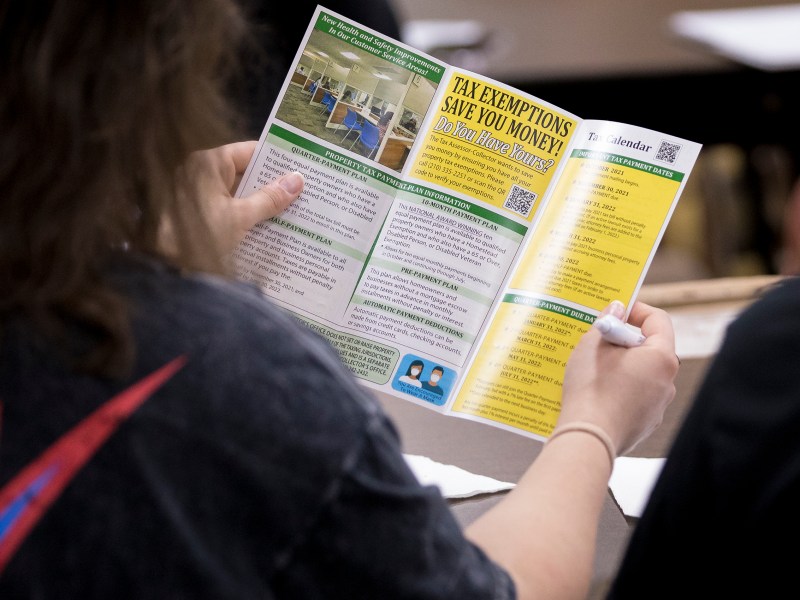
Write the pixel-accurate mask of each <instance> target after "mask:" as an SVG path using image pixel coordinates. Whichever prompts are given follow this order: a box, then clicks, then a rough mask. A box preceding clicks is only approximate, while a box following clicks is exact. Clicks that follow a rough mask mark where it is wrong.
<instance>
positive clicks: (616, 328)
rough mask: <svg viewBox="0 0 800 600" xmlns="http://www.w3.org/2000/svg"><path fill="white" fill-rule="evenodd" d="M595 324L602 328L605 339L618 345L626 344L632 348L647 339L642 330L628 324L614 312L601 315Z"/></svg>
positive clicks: (601, 331) (601, 332)
mask: <svg viewBox="0 0 800 600" xmlns="http://www.w3.org/2000/svg"><path fill="white" fill-rule="evenodd" d="M594 326H595V327H596V328H597V329H599V330H600V334H601V335H602V336H603V339H604V340H605V341H607V342H610V343H612V344H616V345H617V346H625V347H626V348H632V347H634V346H640V345H641V344H643V343H644V341H645V340H646V339H647V338H646V337H645V336H644V335H643V334H642V330H641V329H639V328H638V327H634V326H633V325H628V324H627V323H625V322H624V321H623V320H622V319H620V318H619V317H616V316H614V315H612V314H607V315H603V316H602V317H599V318H598V319H597V320H596V321H595V322H594Z"/></svg>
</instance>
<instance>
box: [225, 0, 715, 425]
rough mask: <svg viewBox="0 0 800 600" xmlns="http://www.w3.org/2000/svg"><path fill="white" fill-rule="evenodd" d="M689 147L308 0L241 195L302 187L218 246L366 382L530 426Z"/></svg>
mask: <svg viewBox="0 0 800 600" xmlns="http://www.w3.org/2000/svg"><path fill="white" fill-rule="evenodd" d="M347 56H349V57H350V58H343V57H347ZM301 66H302V67H303V68H302V69H300V67H301ZM301 71H302V72H301ZM323 100H324V103H323ZM699 151H700V145H699V144H696V143H694V142H690V141H688V140H684V139H681V138H676V137H674V136H670V135H666V134H663V133H659V132H657V131H652V130H648V129H643V128H640V127H635V126H632V125H625V124H622V123H616V122H611V121H596V120H584V119H581V118H579V117H577V116H576V115H573V114H571V113H569V112H567V111H565V110H563V109H561V108H559V107H557V106H554V105H552V104H550V103H548V102H546V101H544V100H542V99H539V98H536V97H533V96H531V95H528V94H524V93H522V92H520V91H518V90H515V89H513V88H510V87H508V86H506V85H504V84H502V83H500V82H498V81H494V80H492V79H488V78H486V77H482V76H480V75H477V74H475V73H471V72H469V71H465V70H463V69H458V68H455V67H452V66H449V65H446V64H444V63H442V62H441V61H438V60H437V59H434V58H432V57H430V56H427V55H425V54H422V53H420V52H418V51H416V50H414V49H412V48H410V47H408V46H406V45H404V44H402V43H400V42H397V41H396V40H392V39H390V38H386V37H383V36H381V35H380V34H378V33H376V32H375V31H372V30H370V29H366V28H364V27H362V26H360V25H359V24H358V23H355V22H353V21H351V20H349V19H346V18H345V17H342V16H341V15H338V14H336V13H334V12H331V11H328V10H326V9H324V8H322V7H317V10H316V12H315V15H314V17H313V18H312V21H311V24H310V25H309V28H308V30H307V32H306V35H305V38H304V40H303V42H302V45H301V47H300V48H299V50H298V53H297V56H296V59H295V62H294V68H293V69H292V71H291V72H290V73H289V75H288V76H287V78H286V81H285V82H284V85H283V88H282V91H281V95H280V96H279V99H278V101H277V103H276V105H275V107H274V108H273V109H272V112H271V114H270V116H269V119H268V120H267V122H266V125H265V127H264V131H263V133H262V135H261V139H260V141H259V145H258V148H257V151H256V152H255V153H254V155H253V159H252V161H251V163H250V165H249V166H248V168H247V171H246V173H245V176H244V177H243V179H242V182H241V185H240V187H239V190H238V194H239V195H245V194H249V193H251V192H252V191H253V190H255V189H257V188H259V187H260V186H261V185H263V184H265V183H266V182H268V181H270V180H272V179H274V178H276V177H278V176H280V175H282V174H284V173H286V172H287V171H292V170H297V171H300V172H302V173H304V175H305V179H306V185H305V189H304V191H303V194H302V195H301V197H300V198H299V199H298V200H297V201H296V202H295V203H294V204H293V205H292V206H290V207H289V208H288V209H287V210H286V211H285V212H284V213H283V214H282V215H281V216H279V217H276V218H274V219H272V220H270V221H268V222H265V223H263V224H262V225H260V226H259V227H257V228H255V229H254V230H252V231H251V232H250V233H249V234H248V236H247V237H246V239H245V240H244V242H243V243H242V244H241V246H240V247H239V248H238V249H237V250H236V252H235V255H234V259H235V261H236V264H237V269H238V273H239V275H240V276H241V277H242V278H243V279H245V280H249V281H252V282H254V283H255V284H257V285H258V286H260V288H261V289H262V290H263V291H264V293H265V294H267V295H268V296H269V297H270V298H271V299H272V300H273V301H274V302H276V303H277V304H278V305H280V306H282V307H283V308H285V309H286V310H288V311H290V312H291V313H293V314H294V315H295V316H297V317H298V318H299V319H301V320H302V321H304V322H305V323H306V324H307V325H308V326H309V327H311V328H313V329H315V330H316V331H317V332H319V333H320V334H321V335H323V336H324V337H326V338H327V339H328V340H329V341H330V342H331V344H332V345H333V346H334V347H335V348H336V349H337V350H338V352H339V354H340V355H341V357H342V360H343V361H344V362H345V363H346V364H347V365H348V366H349V368H350V369H351V370H352V371H353V373H354V374H355V375H356V377H358V378H359V379H360V380H361V381H362V382H363V384H364V385H365V386H368V387H370V388H373V389H376V390H381V391H384V392H387V393H390V394H393V395H395V396H398V397H401V398H405V399H407V400H409V401H411V402H414V403H416V404H419V405H423V406H426V407H429V408H431V409H433V410H436V411H439V412H442V413H444V414H451V415H455V416H459V417H463V418H467V419H472V420H476V421H481V422H484V423H487V424H491V425H493V426H497V427H501V428H504V429H508V430H511V431H514V432H517V433H520V434H522V435H527V436H529V437H535V438H538V439H544V438H546V437H547V436H548V435H549V434H550V432H551V431H552V429H553V426H554V425H555V422H556V418H557V417H558V413H559V411H560V401H561V383H562V378H563V374H564V368H565V365H566V361H567V358H568V357H569V354H570V352H571V350H572V348H573V347H574V346H575V343H576V342H577V341H578V339H579V338H580V336H581V335H582V334H583V333H584V332H585V331H586V330H587V329H588V327H589V326H590V325H591V324H592V323H593V322H594V320H595V319H596V317H597V315H598V314H599V312H600V311H601V310H602V309H603V308H604V307H605V306H606V305H607V304H608V303H609V302H611V301H612V300H621V301H622V302H624V303H625V304H627V305H630V304H631V303H632V302H633V300H634V299H635V297H636V294H637V292H638V290H639V287H640V285H641V283H642V281H643V279H644V276H645V274H646V272H647V269H648V267H649V265H650V262H651V260H652V257H653V254H654V253H655V251H656V248H657V247H658V243H659V241H660V240H661V237H662V236H663V233H664V230H665V228H666V226H667V223H668V222H669V219H670V217H671V215H672V212H673V210H674V208H675V205H676V203H677V201H678V198H679V197H680V194H681V192H682V191H683V188H684V186H685V184H686V179H687V177H688V175H689V173H690V171H691V169H692V167H693V165H694V163H695V161H696V159H697V156H698V153H699Z"/></svg>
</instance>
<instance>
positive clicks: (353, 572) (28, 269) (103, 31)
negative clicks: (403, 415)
mask: <svg viewBox="0 0 800 600" xmlns="http://www.w3.org/2000/svg"><path fill="white" fill-rule="evenodd" d="M45 4H46V6H42V5H41V4H39V3H35V4H34V3H24V2H16V3H11V4H8V5H7V6H6V8H5V9H4V11H3V12H2V15H1V16H0V45H1V46H2V54H3V56H5V57H7V58H9V60H8V61H7V62H6V67H5V68H4V69H3V70H2V71H0V81H2V85H3V89H4V90H6V92H5V93H4V94H3V96H2V100H0V102H1V103H2V105H3V108H2V110H0V123H1V125H0V128H2V133H3V135H2V139H3V140H4V144H5V146H4V147H5V151H4V152H3V153H2V154H0V165H2V166H1V167H0V189H1V190H2V194H1V195H0V289H2V290H3V293H2V294H0V402H2V413H1V414H2V424H1V427H2V435H1V436H0V457H2V458H1V459H0V514H2V515H3V518H2V520H0V523H1V525H0V527H2V529H0V597H2V598H30V597H36V598H39V599H47V598H64V597H69V596H78V595H79V596H80V597H82V598H104V599H105V598H137V599H143V598H159V599H162V598H193V599H201V598H214V599H219V598H237V599H240V598H266V597H270V598H290V599H300V598H325V599H326V600H330V599H334V598H348V599H349V598H383V599H386V598H410V597H413V598H420V599H423V598H424V599H435V598H441V599H445V598H447V599H453V598H459V599H470V598H515V597H516V598H534V597H536V598H549V599H558V598H578V597H582V596H583V595H584V594H585V592H586V590H587V587H588V585H589V580H590V576H591V572H592V564H593V553H594V548H595V537H596V534H597V526H598V522H599V514H600V510H601V506H602V503H603V498H604V497H605V495H606V493H607V482H608V478H609V475H610V473H611V469H612V465H613V459H614V456H615V455H616V454H617V453H621V452H624V451H626V450H627V449H629V448H631V447H632V446H634V445H635V444H636V443H637V442H638V441H639V440H640V439H642V438H643V437H644V436H646V435H647V434H648V433H649V432H650V431H651V430H652V429H654V428H655V427H656V426H657V424H658V423H659V422H660V420H661V418H662V414H663V411H664V409H665V406H666V405H667V404H668V403H669V402H670V401H671V399H672V397H673V394H674V386H673V379H674V376H675V374H676V371H677V361H676V359H675V355H674V340H673V331H672V326H671V323H670V320H669V318H668V317H667V315H666V313H664V312H663V311H661V310H657V309H655V308H652V307H649V306H647V305H644V304H636V305H635V306H634V307H633V310H632V312H631V315H630V320H631V321H632V322H633V323H634V324H636V325H638V326H640V327H641V329H642V331H643V332H644V333H645V335H646V336H647V340H646V342H645V343H644V344H643V345H641V346H639V347H636V348H631V349H626V348H622V347H617V346H612V345H610V344H608V343H606V342H604V341H602V340H601V338H600V335H599V333H598V332H597V331H596V330H594V329H591V330H589V332H588V333H587V334H586V335H585V336H583V338H582V339H581V341H580V343H579V344H578V345H577V347H576V349H575V351H574V353H573V354H572V356H571V358H570V364H569V368H568V371H567V377H566V380H565V381H564V403H563V410H562V412H561V416H560V419H559V422H558V428H557V429H556V431H555V432H554V434H553V436H552V437H551V438H550V441H549V442H548V443H546V444H545V445H544V447H543V449H542V451H541V453H540V455H539V457H538V459H537V460H536V461H535V463H534V464H533V465H532V466H531V467H530V469H529V470H528V471H527V472H526V473H525V475H524V476H523V477H522V479H521V480H520V481H519V482H518V485H517V486H516V488H515V489H514V490H513V491H512V492H511V493H509V494H508V495H507V496H506V497H504V499H503V500H502V501H501V502H499V503H498V504H497V505H496V506H495V507H494V508H493V509H492V510H491V511H490V512H487V513H486V514H485V515H484V516H483V517H481V518H479V519H478V520H477V521H476V522H475V523H474V524H473V525H471V526H470V527H469V528H467V529H466V531H462V529H461V528H460V526H459V525H458V523H457V522H456V520H455V518H454V517H453V515H452V514H451V512H450V511H449V508H448V505H447V503H446V501H445V500H444V499H443V498H442V496H441V494H440V493H439V491H438V489H437V488H435V487H424V486H422V485H420V483H419V482H418V481H417V480H416V478H415V477H414V475H413V473H412V472H411V471H410V469H409V467H408V466H407V464H406V463H405V461H404V459H403V456H402V446H401V443H400V440H399V439H398V435H397V432H396V430H395V428H394V426H393V425H392V423H391V422H390V421H389V420H388V418H387V417H386V415H385V414H384V413H383V412H382V410H381V408H380V405H379V404H378V403H377V402H376V401H375V400H374V398H373V397H371V396H370V395H369V393H368V392H367V391H366V389H365V388H364V387H362V386H361V385H359V384H358V383H357V381H356V379H355V378H354V376H353V374H352V372H351V371H349V370H348V369H347V368H346V367H345V366H344V365H343V363H342V362H341V361H340V359H339V357H338V356H337V354H336V353H335V352H334V351H333V349H332V348H331V347H330V345H329V344H328V343H327V342H325V341H323V340H322V339H321V338H320V337H318V336H317V335H316V334H315V333H314V332H312V331H311V330H310V329H308V328H304V327H302V326H301V325H300V324H299V323H298V322H297V320H295V319H293V318H292V317H290V316H288V315H287V314H286V313H285V312H284V311H282V310H280V309H278V308H277V307H276V306H274V305H273V304H272V303H271V302H270V301H268V300H266V299H265V298H264V297H263V295H261V294H260V293H259V292H258V291H257V290H256V289H255V288H254V287H253V286H251V285H249V284H244V283H237V282H236V281H235V280H234V279H233V278H232V277H230V276H228V275H227V274H226V273H227V272H228V270H229V265H228V263H227V261H226V260H225V257H226V256H228V255H229V252H230V250H231V248H232V247H234V246H235V245H236V243H237V241H238V240H240V239H241V238H242V237H243V236H244V233H245V231H247V230H248V229H249V228H250V227H251V226H253V225H254V224H255V223H257V222H259V221H260V220H262V219H265V218H269V217H271V216H274V215H277V214H279V213H280V212H281V211H282V210H284V209H285V208H286V206H287V205H288V204H289V203H291V202H292V201H293V200H295V199H296V198H297V197H298V195H299V194H300V192H301V189H302V187H303V179H302V177H301V176H300V175H298V174H293V173H287V174H285V175H283V176H281V177H280V178H278V179H277V180H276V181H266V182H265V183H264V185H263V187H262V188H260V189H259V190H257V191H256V192H255V193H254V194H252V195H248V196H246V197H243V198H233V197H232V196H231V190H232V189H234V188H235V186H236V179H237V177H238V176H239V175H240V174H241V172H242V171H243V169H244V167H245V165H246V164H247V162H248V160H249V157H250V155H251V154H252V152H253V149H254V148H255V143H254V142H243V143H229V142H230V140H231V139H233V138H232V134H231V132H230V131H229V130H228V128H227V127H226V126H225V123H226V119H225V117H224V115H225V111H224V110H223V108H224V106H225V98H224V97H223V96H222V95H221V91H220V90H222V89H223V87H224V79H222V78H220V74H221V71H220V68H221V67H223V66H224V65H225V64H226V63H225V59H226V58H227V57H229V56H230V55H229V54H228V53H229V52H232V51H233V50H234V48H235V41H236V39H235V38H236V35H235V34H238V33H243V32H244V28H243V22H242V20H241V18H240V15H239V13H238V11H237V6H236V5H235V4H234V3H233V2H230V1H225V0H196V1H195V2H176V1H172V0H158V1H156V0H131V1H130V2H124V3H120V4H115V5H113V6H112V5H102V6H98V5H96V4H90V3H80V2H67V1H66V0H51V1H50V2H46V3H45ZM607 310H608V312H611V313H615V314H619V315H620V316H621V315H622V314H623V313H624V307H622V306H620V305H619V304H613V305H611V306H610V307H609V308H608V309H607ZM532 443H533V442H532Z"/></svg>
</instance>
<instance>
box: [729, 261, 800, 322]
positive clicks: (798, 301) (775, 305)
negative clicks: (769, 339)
mask: <svg viewBox="0 0 800 600" xmlns="http://www.w3.org/2000/svg"><path fill="white" fill-rule="evenodd" d="M795 325H798V326H800V277H797V276H791V277H784V278H781V279H778V280H777V281H776V282H774V283H772V284H770V285H768V286H767V287H766V288H764V289H763V290H761V292H760V294H759V295H758V297H757V298H756V300H755V301H754V302H753V303H752V304H750V305H749V306H748V307H747V308H745V309H744V310H743V311H742V312H741V314H740V315H739V316H738V318H737V319H736V320H735V321H734V322H733V323H732V325H731V327H730V334H731V335H739V336H750V335H751V334H752V333H758V334H759V336H761V335H765V334H766V335H770V334H781V335H782V334H787V333H790V334H791V335H792V336H795V335H798V331H797V330H793V329H791V326H795Z"/></svg>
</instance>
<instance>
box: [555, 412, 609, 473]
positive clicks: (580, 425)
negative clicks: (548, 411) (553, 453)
mask: <svg viewBox="0 0 800 600" xmlns="http://www.w3.org/2000/svg"><path fill="white" fill-rule="evenodd" d="M572 431H580V432H583V433H588V434H589V435H593V436H594V437H596V438H597V439H598V440H600V442H602V444H603V445H604V446H605V447H606V452H608V458H609V459H610V460H611V468H612V469H613V468H614V460H616V458H617V451H616V450H615V449H614V442H612V441H611V436H610V435H608V434H607V433H606V432H605V430H604V429H603V428H602V427H599V426H597V425H595V424H594V423H589V422H587V421H573V422H572V423H565V424H564V425H559V426H558V427H556V428H555V429H554V430H553V433H551V434H550V439H549V440H548V441H552V440H553V439H554V438H556V437H558V436H559V435H561V434H562V433H570V432H572Z"/></svg>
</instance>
